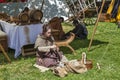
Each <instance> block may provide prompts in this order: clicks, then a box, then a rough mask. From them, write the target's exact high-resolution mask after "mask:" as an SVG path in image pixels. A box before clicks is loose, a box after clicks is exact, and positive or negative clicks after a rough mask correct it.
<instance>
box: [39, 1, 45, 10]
mask: <svg viewBox="0 0 120 80" xmlns="http://www.w3.org/2000/svg"><path fill="white" fill-rule="evenodd" d="M44 3H45V1H44V0H43V1H42V5H41V8H40V10H41V11H42V9H43V5H44Z"/></svg>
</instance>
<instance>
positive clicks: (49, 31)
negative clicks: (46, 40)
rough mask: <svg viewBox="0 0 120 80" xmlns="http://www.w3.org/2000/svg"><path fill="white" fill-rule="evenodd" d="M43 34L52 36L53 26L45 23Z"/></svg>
mask: <svg viewBox="0 0 120 80" xmlns="http://www.w3.org/2000/svg"><path fill="white" fill-rule="evenodd" d="M43 35H44V36H45V37H50V36H51V27H50V26H49V25H48V24H45V25H44V26H43Z"/></svg>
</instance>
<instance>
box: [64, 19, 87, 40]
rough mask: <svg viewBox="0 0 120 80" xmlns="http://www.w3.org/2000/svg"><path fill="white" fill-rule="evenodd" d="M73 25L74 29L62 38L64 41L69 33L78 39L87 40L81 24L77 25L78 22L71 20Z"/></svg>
mask: <svg viewBox="0 0 120 80" xmlns="http://www.w3.org/2000/svg"><path fill="white" fill-rule="evenodd" d="M73 25H74V26H75V28H74V29H73V30H71V31H69V32H68V33H66V34H65V36H64V38H65V39H66V38H67V37H68V36H69V35H70V32H72V33H74V34H75V36H76V37H78V38H79V39H87V35H88V31H87V28H86V27H85V25H84V24H83V23H79V22H78V20H73Z"/></svg>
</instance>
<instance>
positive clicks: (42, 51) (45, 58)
mask: <svg viewBox="0 0 120 80" xmlns="http://www.w3.org/2000/svg"><path fill="white" fill-rule="evenodd" d="M35 48H36V49H37V53H36V64H37V65H39V66H44V67H53V66H57V65H58V64H59V62H60V61H61V60H62V58H63V53H62V52H60V51H59V48H58V47H57V46H56V45H55V44H54V38H53V37H52V35H51V28H50V26H49V25H44V26H43V33H42V34H41V35H38V37H37V40H36V42H35Z"/></svg>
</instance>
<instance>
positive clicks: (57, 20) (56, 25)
mask: <svg viewBox="0 0 120 80" xmlns="http://www.w3.org/2000/svg"><path fill="white" fill-rule="evenodd" d="M62 22H64V18H63V17H54V18H52V19H51V20H50V21H49V25H50V26H51V28H52V29H55V30H59V35H58V40H61V38H62V36H63V35H65V32H64V30H63V28H62V24H61V23H62Z"/></svg>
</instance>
